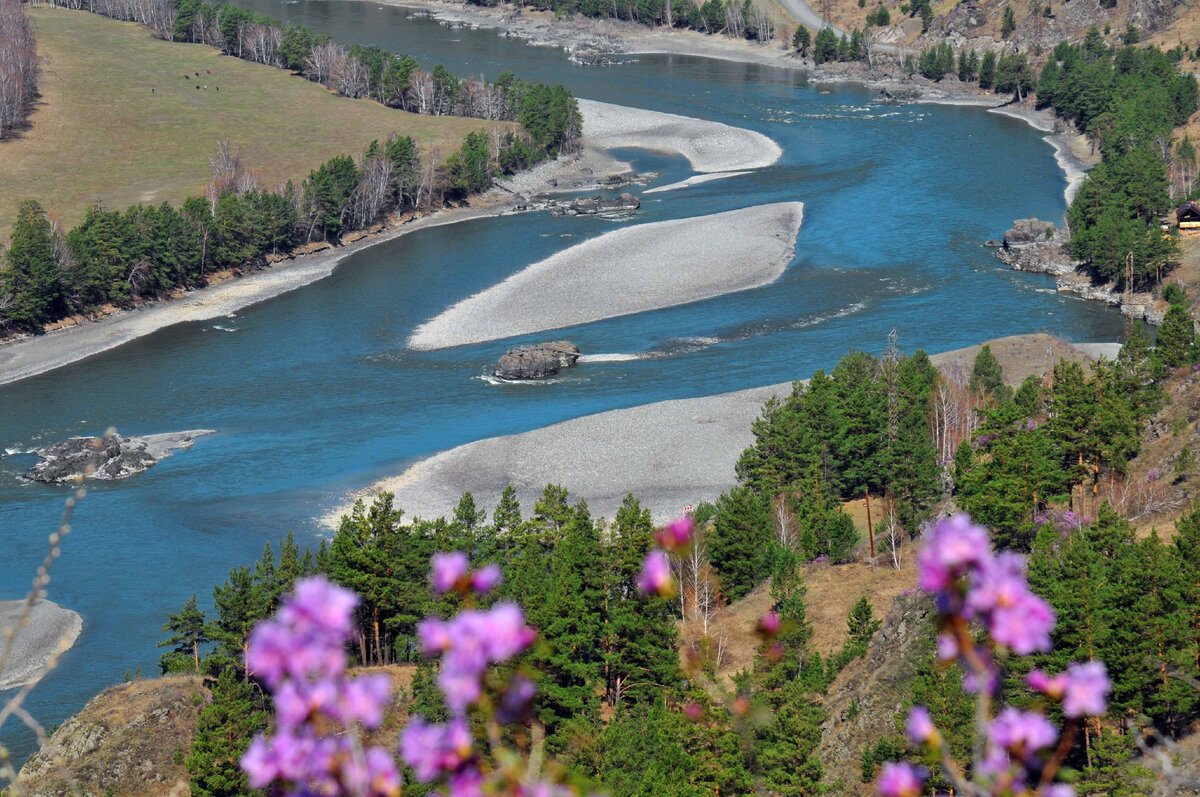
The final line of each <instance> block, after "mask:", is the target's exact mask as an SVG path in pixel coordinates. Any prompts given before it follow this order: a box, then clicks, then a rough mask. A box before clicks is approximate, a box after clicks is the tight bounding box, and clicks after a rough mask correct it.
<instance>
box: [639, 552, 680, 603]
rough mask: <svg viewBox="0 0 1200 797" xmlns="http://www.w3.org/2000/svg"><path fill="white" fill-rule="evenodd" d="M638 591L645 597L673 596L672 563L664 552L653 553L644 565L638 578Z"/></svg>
mask: <svg viewBox="0 0 1200 797" xmlns="http://www.w3.org/2000/svg"><path fill="white" fill-rule="evenodd" d="M637 587H638V589H639V590H640V591H641V592H642V593H643V594H645V595H654V594H657V595H662V596H664V597H666V596H667V595H670V594H671V587H672V580H671V562H670V560H668V559H667V555H666V554H665V553H664V552H662V551H657V550H655V551H651V552H650V554H649V555H648V556H647V557H646V561H645V563H643V564H642V572H641V575H639V576H638V581H637Z"/></svg>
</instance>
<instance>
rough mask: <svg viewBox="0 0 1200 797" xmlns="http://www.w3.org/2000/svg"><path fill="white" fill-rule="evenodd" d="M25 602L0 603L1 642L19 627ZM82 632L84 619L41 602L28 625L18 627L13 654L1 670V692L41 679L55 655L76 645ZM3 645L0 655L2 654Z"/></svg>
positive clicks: (58, 607) (35, 606)
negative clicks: (12, 629)
mask: <svg viewBox="0 0 1200 797" xmlns="http://www.w3.org/2000/svg"><path fill="white" fill-rule="evenodd" d="M24 607H25V601H0V640H3V639H4V638H5V637H6V633H5V632H6V631H7V629H9V628H14V627H16V625H17V623H18V621H19V620H20V617H21V613H22V612H23V611H24ZM81 631H83V618H81V617H80V616H79V615H78V614H76V613H75V612H73V611H71V610H70V609H64V608H63V607H61V606H59V605H58V604H57V603H54V602H52V601H47V600H43V601H39V602H38V603H37V604H36V605H34V607H33V609H32V610H31V613H30V615H29V622H28V624H27V625H25V626H24V627H23V628H18V629H17V633H16V636H15V637H14V638H13V642H12V645H13V647H12V651H11V652H10V654H9V656H8V658H7V659H6V660H5V661H4V666H3V668H0V690H2V689H11V688H13V687H17V686H24V685H25V684H27V683H29V682H31V681H33V680H34V679H36V678H38V677H39V675H40V673H41V671H42V669H43V668H44V667H45V666H46V664H47V663H48V662H49V661H50V659H51V658H52V657H53V656H54V655H55V654H56V653H62V652H63V651H66V650H68V649H69V648H70V647H71V646H72V645H74V644H75V640H76V639H77V638H78V637H79V634H80V632H81ZM3 645H4V643H3V642H0V653H2V652H3Z"/></svg>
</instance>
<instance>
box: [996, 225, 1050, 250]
mask: <svg viewBox="0 0 1200 797" xmlns="http://www.w3.org/2000/svg"><path fill="white" fill-rule="evenodd" d="M1057 233H1058V227H1057V226H1056V225H1054V224H1052V223H1050V222H1048V221H1042V220H1041V219H1017V220H1016V221H1014V222H1013V226H1012V228H1011V229H1009V231H1008V232H1006V233H1004V245H1005V246H1024V245H1027V244H1034V243H1041V242H1043V241H1049V240H1051V239H1053V238H1054V237H1055V235H1056V234H1057Z"/></svg>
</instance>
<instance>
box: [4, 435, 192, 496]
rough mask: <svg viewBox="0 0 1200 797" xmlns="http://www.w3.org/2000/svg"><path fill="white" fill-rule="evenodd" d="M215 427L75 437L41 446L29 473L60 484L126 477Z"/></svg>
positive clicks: (27, 477) (30, 478) (28, 476)
mask: <svg viewBox="0 0 1200 797" xmlns="http://www.w3.org/2000/svg"><path fill="white" fill-rule="evenodd" d="M212 433H213V430H212V429H190V430H188V431H184V432H167V433H165V434H151V435H144V436H142V437H122V436H121V435H119V434H117V433H116V432H112V433H110V434H106V435H104V436H103V437H71V438H69V439H67V440H64V441H62V442H61V443H55V444H54V445H50V446H46V447H45V448H39V449H38V450H37V452H36V453H37V455H38V456H39V457H41V461H40V462H38V463H37V464H36V465H34V466H33V467H32V468H30V469H29V471H28V472H27V473H26V474H25V478H26V479H29V480H30V481H35V482H45V483H47V484H60V483H62V482H68V481H74V480H76V479H103V480H105V481H112V480H115V479H125V478H128V477H129V476H132V475H133V474H135V473H141V472H142V471H144V470H145V469H146V468H148V467H150V466H151V465H154V464H155V463H157V462H158V461H159V460H161V459H166V458H167V457H169V456H171V454H172V453H173V452H174V451H175V450H176V449H180V448H190V447H191V445H192V442H193V441H194V440H195V439H196V438H197V437H200V436H201V435H206V434H212Z"/></svg>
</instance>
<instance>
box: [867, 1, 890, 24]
mask: <svg viewBox="0 0 1200 797" xmlns="http://www.w3.org/2000/svg"><path fill="white" fill-rule="evenodd" d="M890 24H892V14H891V12H890V11H888V10H887V6H885V5H884V4H883V3H880V4H879V6H878V7H877V8H876V9H875V10H874V11H872V12H871V13H869V14H867V25H868V26H875V27H877V28H886V27H887V26H888V25H890Z"/></svg>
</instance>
